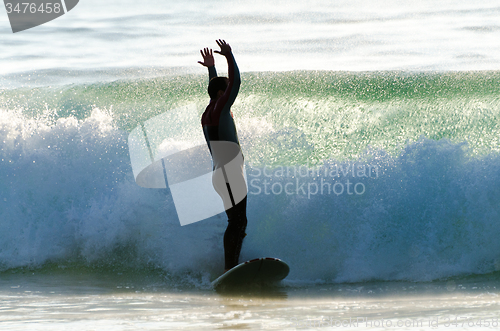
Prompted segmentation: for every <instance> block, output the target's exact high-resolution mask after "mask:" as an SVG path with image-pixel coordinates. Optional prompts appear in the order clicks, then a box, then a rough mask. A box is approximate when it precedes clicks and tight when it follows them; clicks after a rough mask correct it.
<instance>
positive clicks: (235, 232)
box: [224, 197, 247, 270]
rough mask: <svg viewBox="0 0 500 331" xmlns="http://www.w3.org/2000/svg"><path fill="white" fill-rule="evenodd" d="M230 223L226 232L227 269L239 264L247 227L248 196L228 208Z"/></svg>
mask: <svg viewBox="0 0 500 331" xmlns="http://www.w3.org/2000/svg"><path fill="white" fill-rule="evenodd" d="M226 214H227V217H228V220H227V222H228V225H227V229H226V232H225V233H224V256H225V260H226V268H225V269H226V270H227V269H231V268H232V267H234V266H236V265H237V264H238V259H239V257H240V251H241V246H242V244H243V238H245V236H246V233H245V230H246V228H247V198H246V197H245V198H244V199H243V200H242V201H241V202H240V203H238V204H237V205H236V206H234V207H233V208H230V209H228V210H226Z"/></svg>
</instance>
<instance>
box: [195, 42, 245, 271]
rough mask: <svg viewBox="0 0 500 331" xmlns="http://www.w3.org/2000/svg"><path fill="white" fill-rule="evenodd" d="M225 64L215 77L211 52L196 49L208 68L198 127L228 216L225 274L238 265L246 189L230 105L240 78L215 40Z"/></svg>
mask: <svg viewBox="0 0 500 331" xmlns="http://www.w3.org/2000/svg"><path fill="white" fill-rule="evenodd" d="M216 42H217V45H218V46H219V47H220V51H215V52H216V53H218V54H220V55H222V56H224V57H225V58H226V60H227V65H228V77H218V76H217V71H216V70H215V59H214V57H213V53H212V49H209V48H204V49H203V50H200V53H201V56H202V57H203V61H198V63H200V64H201V65H203V66H205V67H207V68H208V74H209V84H208V94H209V96H210V103H209V104H208V106H207V108H206V109H205V112H204V113H203V115H202V117H201V125H202V127H203V133H204V135H205V140H206V141H207V145H208V148H209V150H210V154H211V155H212V162H213V175H212V184H213V186H214V188H215V190H216V191H217V193H218V194H219V195H220V196H221V198H222V201H223V203H224V208H225V210H226V214H227V217H228V225H227V228H226V231H225V233H224V257H225V271H227V270H229V269H231V268H233V267H234V266H236V265H237V264H238V259H239V256H240V251H241V246H242V244H243V238H244V237H245V236H246V233H245V230H246V227H247V217H246V206H247V186H246V182H245V177H244V174H243V171H244V169H243V154H242V152H241V147H240V143H239V140H238V134H237V131H236V125H235V123H234V120H233V114H232V113H231V106H232V104H233V103H234V100H235V99H236V96H237V95H238V92H239V89H240V84H241V79H240V72H239V70H238V66H237V65H236V61H235V59H234V56H233V53H232V50H231V47H230V46H229V44H227V43H226V42H225V41H224V40H221V39H219V40H216Z"/></svg>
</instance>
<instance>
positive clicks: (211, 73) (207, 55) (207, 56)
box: [198, 47, 217, 81]
mask: <svg viewBox="0 0 500 331" xmlns="http://www.w3.org/2000/svg"><path fill="white" fill-rule="evenodd" d="M200 53H201V56H202V57H203V62H201V61H198V63H199V64H201V65H202V66H205V67H207V68H208V80H209V81H210V80H211V79H212V78H214V77H217V70H215V60H214V55H213V53H212V50H211V49H209V48H208V47H207V48H204V49H202V50H200Z"/></svg>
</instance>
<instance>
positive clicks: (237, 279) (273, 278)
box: [212, 257, 290, 291]
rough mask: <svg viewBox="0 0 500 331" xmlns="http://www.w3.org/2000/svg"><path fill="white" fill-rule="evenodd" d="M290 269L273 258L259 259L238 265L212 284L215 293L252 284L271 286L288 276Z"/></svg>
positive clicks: (282, 262)
mask: <svg viewBox="0 0 500 331" xmlns="http://www.w3.org/2000/svg"><path fill="white" fill-rule="evenodd" d="M289 272H290V267H288V264H286V263H285V262H284V261H282V260H280V259H277V258H274V257H261V258H258V259H253V260H250V261H246V262H243V263H240V264H238V265H237V266H236V267H234V268H232V269H230V270H228V271H227V272H225V273H224V274H222V275H221V276H220V277H219V278H217V279H216V280H214V281H213V282H212V287H213V288H214V289H215V290H216V291H217V290H221V289H229V288H233V289H234V288H238V287H246V286H249V285H252V284H272V283H276V282H279V281H280V280H282V279H284V278H285V277H286V276H288V273H289Z"/></svg>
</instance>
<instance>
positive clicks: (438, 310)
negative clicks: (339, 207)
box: [0, 270, 500, 330]
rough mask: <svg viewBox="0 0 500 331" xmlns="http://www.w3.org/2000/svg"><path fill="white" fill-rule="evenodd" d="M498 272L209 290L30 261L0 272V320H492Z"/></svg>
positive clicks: (469, 324) (283, 326)
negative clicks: (46, 267)
mask: <svg viewBox="0 0 500 331" xmlns="http://www.w3.org/2000/svg"><path fill="white" fill-rule="evenodd" d="M152 278H153V279H152ZM497 279H498V275H496V274H495V275H486V276H481V277H477V276H476V277H469V278H466V279H461V280H460V279H448V280H442V281H434V282H426V283H415V282H368V283H353V284H336V285H335V284H329V285H328V284H323V285H321V284H317V285H305V284H302V285H299V284H296V283H295V284H293V283H291V282H286V281H285V282H283V283H282V284H281V285H279V286H277V287H274V288H267V289H262V288H260V289H259V288H254V289H252V290H246V291H243V292H241V293H230V294H218V293H216V292H214V291H212V290H211V289H209V288H207V289H204V290H200V289H193V288H186V287H185V288H168V286H166V285H165V283H164V282H162V277H160V276H156V277H146V278H143V277H137V276H135V277H134V276H133V275H123V274H115V275H112V274H109V275H107V276H103V275H99V274H78V272H72V273H71V274H68V273H62V272H58V273H56V274H53V273H42V274H38V272H37V271H33V270H32V271H25V272H23V273H17V274H11V275H9V274H6V273H4V274H3V275H2V279H1V281H0V300H1V302H2V305H1V308H0V323H1V324H2V326H3V327H4V328H6V329H8V330H26V329H27V328H29V329H31V330H67V329H69V328H71V329H73V328H78V329H79V330H104V329H110V330H193V328H196V329H203V330H219V329H226V330H241V329H247V330H318V329H325V330H326V329H336V328H350V329H369V330H382V329H397V330H428V329H450V328H454V329H497V328H498V317H499V312H500V300H499V289H498V286H497V284H498V281H497ZM341 324H342V326H341Z"/></svg>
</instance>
